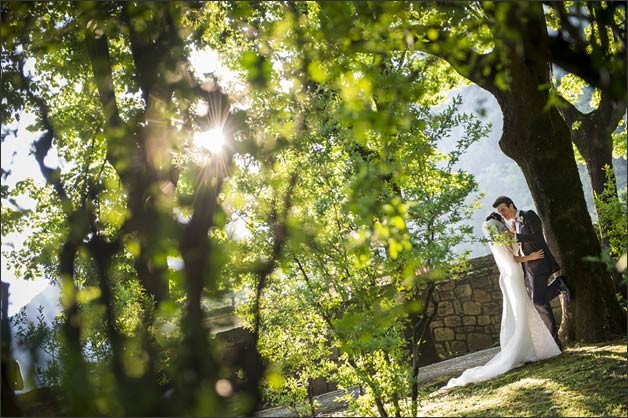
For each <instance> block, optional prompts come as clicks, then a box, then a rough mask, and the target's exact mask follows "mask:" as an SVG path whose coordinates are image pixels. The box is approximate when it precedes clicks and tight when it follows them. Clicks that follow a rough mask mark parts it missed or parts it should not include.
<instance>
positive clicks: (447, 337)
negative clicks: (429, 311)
mask: <svg viewBox="0 0 628 418" xmlns="http://www.w3.org/2000/svg"><path fill="white" fill-rule="evenodd" d="M434 339H435V340H436V341H439V342H444V341H451V340H453V339H454V332H453V330H451V329H449V328H434Z"/></svg>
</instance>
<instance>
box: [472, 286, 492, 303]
mask: <svg viewBox="0 0 628 418" xmlns="http://www.w3.org/2000/svg"><path fill="white" fill-rule="evenodd" d="M473 300H474V301H476V302H478V303H485V302H490V301H491V300H492V298H491V294H490V293H489V292H487V291H486V290H482V289H475V290H474V291H473Z"/></svg>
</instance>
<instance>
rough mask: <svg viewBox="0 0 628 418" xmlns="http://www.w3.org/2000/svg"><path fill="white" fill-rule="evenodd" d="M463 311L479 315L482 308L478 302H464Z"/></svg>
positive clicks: (466, 313) (467, 313)
mask: <svg viewBox="0 0 628 418" xmlns="http://www.w3.org/2000/svg"><path fill="white" fill-rule="evenodd" d="M462 312H464V314H465V315H478V314H481V313H482V308H481V305H480V304H479V303H477V302H464V303H463V304H462Z"/></svg>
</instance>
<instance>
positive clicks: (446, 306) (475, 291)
mask: <svg viewBox="0 0 628 418" xmlns="http://www.w3.org/2000/svg"><path fill="white" fill-rule="evenodd" d="M469 264H470V268H469V269H468V270H467V271H466V272H465V273H464V274H462V275H461V277H460V278H459V279H457V280H450V281H446V282H443V283H440V284H439V285H438V286H437V288H436V290H435V291H434V299H435V300H436V302H438V308H437V312H436V315H435V316H434V319H433V320H432V323H431V329H432V332H433V334H434V340H435V342H436V349H437V351H438V353H439V354H440V355H441V357H452V356H455V355H459V354H464V353H470V352H474V351H478V350H483V349H485V348H490V347H494V346H497V345H499V328H500V324H501V313H502V293H501V290H500V289H499V271H498V270H497V265H496V264H495V261H494V260H493V256H492V255H487V256H484V257H479V258H475V259H473V260H470V261H469ZM552 308H553V310H554V316H555V317H556V323H557V324H560V314H561V311H560V302H559V299H558V298H556V299H554V301H553V302H552Z"/></svg>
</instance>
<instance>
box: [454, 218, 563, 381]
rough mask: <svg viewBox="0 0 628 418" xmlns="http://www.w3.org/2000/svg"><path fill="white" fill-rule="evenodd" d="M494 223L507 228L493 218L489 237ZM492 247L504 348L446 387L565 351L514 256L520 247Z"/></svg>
mask: <svg viewBox="0 0 628 418" xmlns="http://www.w3.org/2000/svg"><path fill="white" fill-rule="evenodd" d="M491 223H492V225H495V227H498V228H499V227H501V228H504V227H503V225H501V224H500V223H499V222H498V221H495V220H493V219H491V220H489V221H487V222H485V223H484V225H483V229H484V233H485V235H486V236H487V237H489V235H490V234H489V233H488V228H487V227H488V226H490V225H491ZM496 224H499V225H500V226H497V225H496ZM504 230H505V229H504ZM489 239H490V238H489ZM489 246H490V248H491V252H492V253H493V257H494V258H495V263H496V264H497V267H498V269H499V287H500V288H501V291H502V295H503V307H502V321H501V328H500V332H499V344H500V347H501V350H500V352H499V353H498V354H497V355H496V356H495V357H493V358H492V359H491V360H489V362H488V363H486V364H485V365H484V366H479V367H473V368H471V369H467V370H465V371H464V372H463V373H462V375H461V376H460V377H456V378H452V379H450V380H449V382H448V383H447V385H446V386H444V387H443V389H447V388H451V387H454V386H464V385H467V384H469V383H476V382H482V381H484V380H488V379H491V378H493V377H495V376H499V375H500V374H503V373H506V372H507V371H508V370H512V369H514V368H516V367H519V366H521V365H523V364H524V363H525V362H531V361H537V360H543V359H546V358H550V357H554V356H557V355H558V354H560V352H561V351H560V349H559V348H558V345H556V342H555V341H554V339H553V338H552V335H551V334H550V332H549V330H548V329H547V327H546V326H545V324H544V323H543V320H541V317H540V316H539V314H538V312H537V311H536V309H535V308H534V305H533V304H532V301H531V300H530V297H529V296H528V293H527V291H526V288H525V284H524V281H523V280H524V277H523V269H522V267H521V265H520V264H518V263H517V262H515V259H514V258H513V254H515V253H516V248H513V247H514V246H513V247H511V246H506V245H504V244H497V243H491V244H489Z"/></svg>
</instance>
